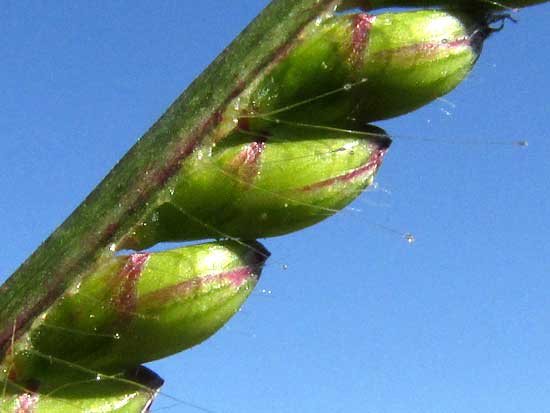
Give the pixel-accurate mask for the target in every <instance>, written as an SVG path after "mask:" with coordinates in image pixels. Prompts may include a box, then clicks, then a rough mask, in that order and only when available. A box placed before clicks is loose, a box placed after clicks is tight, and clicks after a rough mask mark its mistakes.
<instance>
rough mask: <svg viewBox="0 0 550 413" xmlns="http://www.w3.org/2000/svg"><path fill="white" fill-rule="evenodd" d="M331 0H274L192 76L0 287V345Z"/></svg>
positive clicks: (63, 285)
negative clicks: (195, 76) (156, 117)
mask: <svg viewBox="0 0 550 413" xmlns="http://www.w3.org/2000/svg"><path fill="white" fill-rule="evenodd" d="M337 3H338V1H337V0H274V1H273V2H272V3H271V4H270V5H269V6H268V7H267V8H266V9H265V10H264V11H263V12H262V13H261V14H260V15H259V16H258V17H257V18H256V19H255V20H254V21H253V22H252V23H251V24H250V26H249V27H248V28H247V29H246V30H245V31H243V33H242V34H241V35H240V36H239V37H238V38H237V39H236V40H235V41H234V42H233V43H232V44H231V45H230V46H229V47H228V48H227V49H226V50H225V51H224V52H223V53H222V54H221V55H220V56H219V57H218V58H217V59H216V60H215V61H214V62H213V63H212V64H211V65H210V66H209V67H208V68H207V69H206V70H205V71H204V72H203V74H202V75H201V76H200V77H198V78H197V79H196V80H195V81H194V82H193V83H192V84H191V85H190V86H189V88H188V89H187V90H186V91H185V92H184V93H183V94H182V95H181V96H180V97H179V98H178V99H177V100H176V101H175V102H174V103H173V104H172V105H171V106H170V108H169V109H168V110H167V111H166V113H165V114H164V115H163V116H162V117H161V118H160V119H159V120H158V121H157V122H156V123H155V124H154V125H153V126H152V127H151V129H149V131H148V132H147V133H146V134H145V135H144V136H143V137H142V139H141V140H139V142H138V143H137V144H136V145H135V146H134V147H133V148H132V149H131V150H130V151H129V152H128V153H127V154H126V156H124V158H123V159H122V160H121V161H120V162H119V163H118V165H117V166H116V167H115V168H114V169H113V170H112V171H111V172H110V173H109V174H108V176H107V177H106V178H105V179H104V180H103V182H101V183H100V184H99V185H98V187H97V188H96V189H95V190H94V191H93V192H92V193H91V194H90V195H89V196H88V197H87V198H86V199H85V201H84V202H83V203H82V204H81V205H80V206H79V207H78V208H77V209H76V210H75V211H74V212H73V214H72V215H71V216H70V217H69V218H68V219H67V220H66V221H65V222H64V223H63V224H62V225H61V226H60V227H59V228H58V229H57V230H56V231H55V232H54V233H53V234H52V235H51V236H50V237H49V238H48V239H47V240H46V241H45V242H44V243H43V244H42V245H41V246H40V247H39V248H38V249H37V250H36V251H35V252H34V253H33V254H32V255H31V256H30V257H29V258H28V259H27V260H26V261H25V262H24V263H23V265H22V266H21V267H20V268H19V269H18V270H17V271H16V272H15V273H14V274H13V275H12V276H11V277H10V279H9V280H8V281H7V282H6V283H5V284H4V285H3V286H2V287H0V349H1V350H0V351H5V350H6V347H7V344H8V343H9V341H10V339H11V337H12V335H13V332H14V331H15V332H16V333H17V335H19V334H20V333H22V332H23V331H24V330H25V328H26V326H28V325H29V324H30V322H32V320H33V319H34V318H35V317H36V316H37V315H38V314H40V313H41V312H42V311H44V310H45V309H46V308H47V307H48V306H49V305H51V304H52V303H53V302H54V301H55V300H56V299H57V298H58V297H59V296H60V295H61V294H62V293H63V292H64V291H65V290H66V289H67V288H68V287H69V286H70V285H71V284H72V283H73V282H74V281H76V280H77V279H78V278H79V277H82V276H83V275H85V274H86V273H90V272H92V271H93V270H94V269H95V268H96V267H97V265H98V262H99V261H100V258H101V257H104V256H109V255H112V253H113V252H114V251H115V250H116V249H117V245H118V244H119V242H120V240H121V239H122V238H123V237H124V236H125V235H126V233H127V232H128V231H129V229H130V228H131V227H132V226H133V225H134V224H135V223H136V222H137V221H138V220H139V219H140V217H143V216H144V215H146V214H148V213H150V212H151V211H152V209H153V208H154V207H155V198H156V196H157V194H158V193H159V192H160V191H161V190H162V189H163V187H164V186H165V183H166V182H167V181H168V180H169V178H170V177H171V176H172V175H173V174H174V173H175V172H176V171H177V170H178V169H179V167H180V166H181V164H182V162H184V161H185V159H186V158H187V156H188V155H189V154H190V153H191V151H192V150H193V149H194V148H195V147H196V146H198V145H200V144H201V142H203V141H204V140H207V137H208V136H209V134H211V133H212V131H213V130H214V129H215V128H216V127H218V126H219V125H220V122H222V119H220V114H221V113H222V112H223V111H224V109H225V107H226V106H227V104H228V103H229V102H230V101H231V100H232V99H233V98H234V97H236V96H238V95H239V93H240V92H241V91H242V90H243V89H244V88H245V87H246V86H247V85H248V84H249V83H250V82H251V81H252V80H253V79H254V78H255V77H256V76H257V75H258V74H259V73H260V72H261V71H262V69H263V68H265V67H266V66H267V65H269V63H270V62H272V61H273V60H275V59H277V57H278V56H280V55H281V54H283V53H284V52H285V50H286V49H287V48H288V46H289V44H290V43H291V42H292V39H294V38H295V37H296V35H297V34H298V33H299V32H300V31H301V30H302V29H303V28H304V27H305V25H306V24H307V23H308V22H310V21H312V20H313V19H315V18H316V17H317V16H319V15H321V14H323V13H327V12H330V11H332V10H333V9H334V7H335V5H336V4H337Z"/></svg>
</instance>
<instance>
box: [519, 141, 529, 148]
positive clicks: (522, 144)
mask: <svg viewBox="0 0 550 413" xmlns="http://www.w3.org/2000/svg"><path fill="white" fill-rule="evenodd" d="M516 145H517V146H523V147H527V146H529V142H528V141H517V142H516Z"/></svg>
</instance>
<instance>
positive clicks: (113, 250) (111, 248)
mask: <svg viewBox="0 0 550 413" xmlns="http://www.w3.org/2000/svg"><path fill="white" fill-rule="evenodd" d="M109 251H111V252H115V251H116V244H115V243H114V242H112V243H110V244H109Z"/></svg>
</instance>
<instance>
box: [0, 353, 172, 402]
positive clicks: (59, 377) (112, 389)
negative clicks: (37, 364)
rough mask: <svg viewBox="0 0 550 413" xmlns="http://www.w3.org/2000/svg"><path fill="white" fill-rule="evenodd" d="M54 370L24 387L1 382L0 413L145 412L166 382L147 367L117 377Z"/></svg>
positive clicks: (57, 366) (59, 369) (70, 370)
mask: <svg viewBox="0 0 550 413" xmlns="http://www.w3.org/2000/svg"><path fill="white" fill-rule="evenodd" d="M51 362H52V363H55V361H53V360H52V361H51ZM55 367H56V369H55V371H53V369H49V371H48V372H45V374H43V375H42V376H41V379H40V380H36V379H35V380H32V381H29V382H28V383H26V384H25V385H24V386H22V385H19V384H15V383H13V382H10V381H9V380H8V381H7V382H4V381H2V383H6V385H5V388H4V391H3V393H2V395H1V396H0V413H14V412H15V413H82V412H109V413H116V412H119V413H125V412H146V411H149V410H148V408H149V406H150V405H151V403H152V402H153V399H154V398H155V396H156V394H157V391H158V388H159V387H160V386H161V385H162V383H163V382H162V380H161V379H160V378H159V377H158V376H157V375H156V374H155V373H153V372H152V371H150V370H149V369H146V368H144V367H140V368H137V369H133V371H132V372H128V373H125V374H124V375H121V376H117V377H116V378H115V377H108V376H105V375H101V374H100V375H98V374H97V373H93V372H85V371H82V370H81V371H78V370H76V371H75V370H74V369H70V367H69V366H67V365H56V366H55ZM0 377H1V376H0ZM4 379H5V378H4Z"/></svg>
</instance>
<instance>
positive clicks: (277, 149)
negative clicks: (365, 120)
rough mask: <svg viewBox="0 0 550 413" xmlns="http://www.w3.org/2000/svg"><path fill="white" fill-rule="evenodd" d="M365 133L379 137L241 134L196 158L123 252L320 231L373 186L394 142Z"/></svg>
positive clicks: (279, 131)
mask: <svg viewBox="0 0 550 413" xmlns="http://www.w3.org/2000/svg"><path fill="white" fill-rule="evenodd" d="M364 130H365V132H364V133H365V134H366V135H369V134H372V135H373V136H370V137H369V136H361V135H360V134H359V136H358V135H355V134H353V133H348V132H346V131H332V130H322V129H312V128H309V127H297V126H295V125H283V124H277V125H271V130H270V133H269V135H267V134H266V135H265V136H262V137H258V138H256V139H255V140H254V138H251V136H250V135H249V134H247V133H244V132H238V133H234V134H233V135H232V136H229V137H228V138H227V139H225V140H224V141H222V142H221V143H219V144H218V145H217V146H215V147H214V148H213V149H212V153H202V152H200V151H199V152H197V153H195V156H194V158H193V159H190V160H189V161H188V162H187V163H186V165H185V166H184V167H183V169H182V170H181V171H180V173H179V175H178V176H177V178H176V182H175V184H174V185H173V186H172V188H170V190H169V191H168V194H167V196H166V199H164V200H163V202H162V205H161V206H160V207H159V208H157V209H156V210H155V211H154V212H153V213H152V214H151V215H150V216H148V217H147V218H146V219H145V220H144V221H143V222H141V223H140V224H139V225H138V226H137V228H136V230H135V231H134V233H133V234H132V235H131V237H129V238H128V239H127V240H126V242H125V243H124V245H123V247H125V248H132V249H143V248H146V247H149V246H151V245H154V244H156V243H158V242H163V241H182V240H193V239H203V238H223V237H236V238H242V239H255V238H261V237H269V236H276V235H282V234H286V233H289V232H292V231H296V230H299V229H302V228H304V227H307V226H309V225H313V224H315V223H317V222H319V221H321V220H323V219H325V218H327V217H328V216H330V215H332V214H334V213H335V212H337V211H338V210H340V209H342V208H343V207H344V206H346V205H347V204H348V203H349V202H351V201H352V200H353V199H355V198H356V197H357V196H358V195H359V194H360V193H361V191H362V190H363V189H365V188H366V187H367V186H368V185H370V184H371V183H372V181H373V178H374V175H375V173H376V171H377V170H378V168H379V166H380V164H381V162H382V158H383V157H384V154H385V152H386V150H387V148H388V146H389V143H390V140H389V138H387V136H386V135H385V134H384V132H383V131H381V130H380V129H378V128H374V127H369V128H365V129H364ZM251 139H252V141H251Z"/></svg>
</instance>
